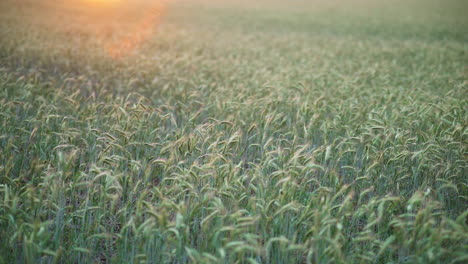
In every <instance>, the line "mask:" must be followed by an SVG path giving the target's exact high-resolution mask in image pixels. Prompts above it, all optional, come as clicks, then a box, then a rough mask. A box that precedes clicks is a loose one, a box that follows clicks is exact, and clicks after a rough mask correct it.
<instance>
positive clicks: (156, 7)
mask: <svg viewBox="0 0 468 264" xmlns="http://www.w3.org/2000/svg"><path fill="white" fill-rule="evenodd" d="M78 1H81V3H82V4H83V5H84V6H85V8H86V9H88V10H89V11H90V12H93V11H97V12H98V13H97V14H99V13H101V14H103V16H102V18H104V17H106V16H107V15H109V14H113V13H115V12H118V13H121V12H120V11H122V12H123V13H125V12H126V10H127V9H128V10H135V11H137V12H136V17H137V19H136V21H131V22H129V23H128V24H124V26H123V27H117V31H119V33H118V34H117V35H121V36H120V37H117V39H114V40H111V41H106V42H104V43H103V48H104V49H105V50H106V52H107V53H108V54H109V55H110V56H111V57H112V58H114V59H118V58H122V57H125V56H128V55H130V54H132V53H133V52H134V51H136V50H137V49H138V48H139V47H140V46H141V45H142V44H143V43H145V42H146V41H147V40H148V39H150V38H151V35H152V34H153V33H154V30H153V29H154V28H155V27H156V26H157V25H158V24H159V22H160V19H161V16H162V15H163V13H164V10H165V8H164V7H165V2H166V1H167V0H78ZM129 16H130V17H129V19H130V20H133V18H134V17H135V13H132V14H129ZM111 20H114V18H112V15H111V17H110V18H109V21H108V23H113V22H112V21H111ZM105 23H106V22H105Z"/></svg>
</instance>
